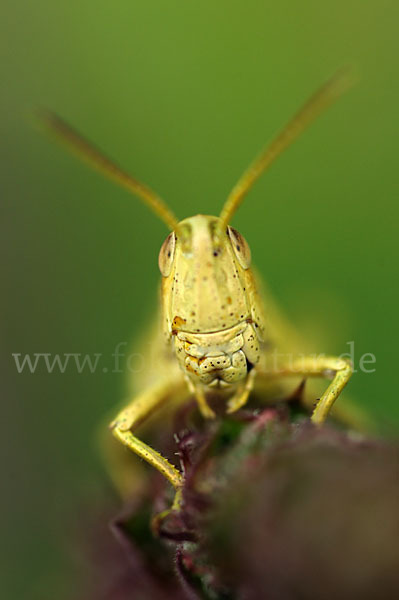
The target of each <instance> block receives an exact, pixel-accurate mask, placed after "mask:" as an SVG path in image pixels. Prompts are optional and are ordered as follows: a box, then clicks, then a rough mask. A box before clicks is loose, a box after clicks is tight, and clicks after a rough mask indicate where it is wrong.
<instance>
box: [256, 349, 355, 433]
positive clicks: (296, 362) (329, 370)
mask: <svg viewBox="0 0 399 600" xmlns="http://www.w3.org/2000/svg"><path fill="white" fill-rule="evenodd" d="M352 372H353V367H352V364H351V362H350V361H349V360H347V359H345V358H339V357H336V356H323V355H321V356H301V357H298V358H293V359H292V360H291V361H290V362H289V363H288V364H282V365H281V366H278V367H275V368H273V369H272V370H270V371H267V370H264V371H260V372H259V371H258V373H259V375H261V376H264V377H267V378H270V377H286V376H291V375H292V376H298V375H304V376H307V377H325V378H326V379H332V381H331V383H330V385H329V386H328V388H327V389H326V391H325V392H324V393H323V394H322V396H321V397H320V399H319V400H318V401H317V404H316V406H315V408H314V410H313V413H312V417H311V420H312V422H313V423H315V424H316V425H321V424H322V423H324V421H325V420H326V418H327V415H328V413H329V412H330V410H331V408H332V406H333V404H334V402H335V400H336V399H337V398H338V396H339V395H340V393H341V392H342V390H343V389H344V387H345V385H346V384H347V383H348V381H349V379H350V377H351V375H352Z"/></svg>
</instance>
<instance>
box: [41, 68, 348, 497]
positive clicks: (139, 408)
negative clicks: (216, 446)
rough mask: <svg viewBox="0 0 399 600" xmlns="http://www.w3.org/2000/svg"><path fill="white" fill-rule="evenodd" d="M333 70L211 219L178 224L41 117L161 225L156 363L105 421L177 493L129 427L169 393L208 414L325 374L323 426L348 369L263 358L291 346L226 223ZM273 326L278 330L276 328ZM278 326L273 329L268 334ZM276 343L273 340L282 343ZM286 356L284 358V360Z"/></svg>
mask: <svg viewBox="0 0 399 600" xmlns="http://www.w3.org/2000/svg"><path fill="white" fill-rule="evenodd" d="M349 83H350V82H349V79H348V75H347V72H346V71H345V72H342V71H341V72H338V73H337V74H335V75H334V76H333V77H332V78H331V79H330V80H329V81H328V82H327V83H326V84H324V85H323V86H322V87H321V88H320V89H319V90H318V91H317V92H316V93H315V94H313V96H311V98H310V99H309V100H308V101H307V102H306V104H305V105H304V106H303V107H302V108H301V109H300V111H299V112H298V113H297V114H296V115H295V116H294V117H293V118H292V119H291V121H290V122H289V123H288V125H287V126H286V127H285V128H284V129H283V130H282V131H281V133H279V134H278V135H277V137H275V138H274V139H273V141H272V142H271V143H270V144H269V145H268V146H267V147H266V149H265V150H264V151H263V152H261V154H260V155H259V156H258V157H257V158H256V160H255V161H254V162H253V163H252V164H251V165H250V167H249V168H248V169H247V170H246V171H245V173H244V174H243V175H242V177H241V178H240V179H239V181H238V183H237V184H236V185H235V187H234V188H233V190H232V192H231V193H230V195H229V196H228V198H227V201H226V202H225V204H224V206H223V208H222V211H221V213H220V215H219V216H218V217H216V216H207V215H201V214H200V215H196V216H193V217H189V218H186V219H184V220H183V221H178V220H177V219H176V217H175V216H174V214H173V213H172V211H171V210H170V209H169V208H168V206H167V205H166V204H165V203H164V202H163V200H161V198H160V197H159V196H158V195H157V194H156V193H155V192H154V191H152V190H151V189H150V188H148V187H147V186H146V185H144V184H142V183H140V182H139V181H137V180H136V179H134V178H133V177H131V176H130V175H128V174H127V173H125V172H124V171H123V170H121V169H120V168H119V167H118V166H116V165H115V163H113V162H112V161H110V160H109V159H108V158H106V157H105V156H104V155H103V154H102V153H101V152H100V151H98V150H97V149H96V148H94V146H93V145H91V144H90V143H89V142H87V141H86V140H85V139H84V138H83V137H82V136H81V135H80V134H78V133H77V132H76V131H74V130H73V129H72V128H71V127H70V126H69V125H68V124H66V123H65V122H64V121H63V120H62V119H60V118H59V117H58V116H56V115H55V114H53V113H51V112H43V113H42V114H41V120H42V122H44V124H45V125H46V126H47V128H48V129H50V131H51V132H53V133H54V134H55V135H56V136H57V137H58V138H60V139H61V140H62V141H63V142H64V143H66V144H67V145H68V146H69V147H70V148H71V149H72V151H74V152H75V153H76V154H78V155H79V156H80V157H81V158H83V159H85V160H86V161H87V162H89V163H90V164H91V166H93V167H95V168H97V169H98V170H100V171H101V172H102V173H104V174H105V175H107V176H108V177H110V178H111V179H113V180H114V181H116V182H117V183H118V184H121V185H122V186H124V187H126V188H127V189H128V190H129V191H130V192H132V193H133V194H135V195H136V196H138V197H139V198H141V200H143V201H144V202H145V203H146V204H147V205H149V206H150V207H151V209H152V210H153V211H154V212H155V213H156V214H157V215H158V217H160V218H161V219H162V221H164V223H165V224H166V225H167V226H168V227H169V229H170V230H171V233H169V235H168V237H167V238H166V240H165V242H164V243H163V245H162V247H161V250H160V253H159V268H160V271H161V275H162V281H161V317H160V318H161V322H160V323H159V326H158V327H157V330H156V332H155V334H154V338H153V341H152V346H153V347H155V348H156V350H159V356H160V357H161V358H160V359H159V361H155V362H156V364H155V365H153V367H152V372H151V378H150V380H151V381H152V383H151V384H150V385H149V386H148V387H146V388H144V389H141V390H140V391H139V393H138V394H137V395H136V397H134V398H133V399H132V400H131V402H129V403H128V405H127V406H126V407H125V408H124V409H123V410H122V411H121V412H120V413H119V414H118V415H117V417H116V418H115V419H114V421H113V422H112V424H111V429H112V432H113V434H114V436H115V437H116V438H117V439H118V440H119V441H120V442H121V443H122V444H124V445H125V446H127V447H128V448H129V449H130V450H132V451H133V452H134V453H136V454H137V455H138V456H140V457H141V458H143V459H144V460H146V461H147V462H148V463H150V464H151V465H152V466H153V467H155V468H156V469H158V471H160V472H161V473H162V474H163V475H164V476H165V477H166V478H167V479H168V480H169V481H170V483H171V484H172V485H173V486H174V487H175V488H176V489H177V490H179V489H180V488H181V486H182V484H183V475H182V473H181V472H180V471H179V470H178V469H177V468H176V467H175V466H174V465H172V464H171V463H170V462H169V461H168V460H167V459H166V458H165V457H163V456H162V455H161V454H160V453H158V452H157V451H156V450H154V449H153V448H151V447H150V446H149V445H147V444H146V443H144V442H143V441H141V440H140V439H139V438H138V437H136V436H135V435H134V433H133V432H134V431H135V430H136V428H137V427H138V426H139V425H140V424H142V423H143V422H144V421H145V420H146V419H147V418H148V417H149V416H150V415H151V414H153V413H154V412H155V411H157V410H158V409H159V408H160V407H161V406H162V405H164V404H165V403H167V402H168V401H170V400H171V399H173V398H174V397H176V396H181V395H187V396H188V395H189V394H191V395H194V397H195V398H196V400H197V403H198V407H199V410H200V411H201V413H202V415H203V417H204V418H206V419H212V418H214V417H215V412H214V410H213V408H212V407H211V406H210V398H211V397H212V398H214V397H215V396H216V397H220V398H221V399H224V400H225V402H226V405H225V406H226V411H227V413H233V412H235V411H237V410H238V409H239V408H241V407H242V406H244V405H245V404H246V402H247V400H248V397H249V395H250V394H251V392H252V390H255V391H258V392H259V390H262V386H264V385H267V384H268V383H269V382H271V381H273V380H276V379H279V378H283V377H284V378H285V377H291V376H296V377H298V376H300V377H302V378H307V377H324V378H327V379H331V380H332V381H331V383H330V384H329V386H328V387H327V389H326V390H325V391H324V393H323V394H322V395H321V397H320V398H319V399H318V400H317V402H315V403H314V409H313V412H312V414H311V420H312V422H313V423H314V424H315V425H320V424H322V423H323V422H324V421H325V419H326V417H327V415H328V413H329V411H330V409H331V408H332V406H333V404H334V402H335V400H336V399H337V397H338V396H339V394H340V393H341V391H342V389H343V388H344V386H345V385H346V384H347V382H348V380H349V378H350V377H351V374H352V365H351V363H350V361H349V360H347V359H344V358H338V357H334V356H324V355H319V356H316V355H309V356H304V355H298V356H297V357H295V356H294V355H293V352H294V350H293V349H292V348H293V347H294V346H292V347H291V354H285V355H282V356H285V358H284V359H283V360H280V361H276V360H271V357H272V354H271V349H272V348H273V347H275V345H276V344H277V345H279V347H284V345H285V347H286V348H288V349H289V348H290V341H289V340H287V339H284V337H285V336H284V333H283V327H280V326H279V324H278V323H277V322H273V319H274V320H275V321H278V320H279V317H278V314H277V312H276V310H275V309H274V308H273V305H272V303H269V304H268V308H267V310H266V308H265V306H264V303H263V298H262V294H261V293H260V288H259V284H258V282H257V280H256V279H255V276H254V273H253V271H252V269H251V253H250V249H249V246H248V244H247V242H246V241H245V239H244V238H243V236H242V235H241V234H240V233H239V232H238V231H236V230H235V229H233V228H232V227H231V226H230V222H231V219H232V217H233V214H234V213H235V211H236V210H237V208H238V207H239V206H240V204H241V202H242V200H243V198H244V196H245V194H246V193H247V192H248V190H249V189H250V188H251V187H252V185H253V183H254V182H255V181H256V180H257V179H258V177H259V176H260V175H261V174H262V173H263V172H264V171H265V170H266V169H267V168H268V167H269V166H270V164H271V163H272V162H273V161H274V159H275V158H276V157H277V156H278V155H279V154H281V152H282V151H283V150H285V149H286V148H287V147H288V146H289V145H290V144H291V143H292V142H293V141H294V140H295V138H297V137H298V136H299V134H300V133H301V132H302V131H303V130H304V129H305V128H306V127H307V126H308V125H309V124H310V123H311V122H312V121H313V120H314V119H315V118H316V117H317V116H318V115H319V114H320V113H321V112H322V111H323V110H324V109H325V108H326V107H327V106H329V105H330V104H331V103H332V102H333V101H334V100H335V99H337V98H338V97H339V96H340V95H341V94H342V93H343V91H345V90H346V88H347V87H348V84H349ZM278 330H279V331H278ZM276 331H278V332H277V333H276ZM280 341H281V344H280ZM287 356H288V358H289V360H287Z"/></svg>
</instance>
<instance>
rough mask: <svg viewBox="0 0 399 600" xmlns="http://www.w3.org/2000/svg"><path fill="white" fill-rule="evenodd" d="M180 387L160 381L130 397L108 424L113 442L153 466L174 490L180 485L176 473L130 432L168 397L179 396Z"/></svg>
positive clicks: (180, 383) (173, 381) (181, 383)
mask: <svg viewBox="0 0 399 600" xmlns="http://www.w3.org/2000/svg"><path fill="white" fill-rule="evenodd" d="M184 387H185V383H184V380H183V379H178V380H177V381H176V378H174V379H166V380H163V381H161V382H160V383H158V384H156V385H154V386H153V387H151V388H150V389H148V390H146V391H144V392H142V393H141V394H140V395H139V396H137V397H136V398H134V399H133V400H132V401H131V402H130V403H129V404H128V405H127V406H126V407H125V408H124V409H123V410H122V411H121V412H120V413H119V414H118V416H117V417H116V419H114V421H112V423H111V424H110V428H111V429H112V433H113V435H114V436H115V437H116V439H117V440H119V441H120V442H121V443H122V444H124V445H125V446H127V447H128V448H129V449H130V450H131V451H132V452H134V453H135V454H137V455H138V456H140V457H141V458H143V459H144V460H146V461H147V462H148V463H149V464H150V465H152V466H153V467H155V468H156V469H157V470H158V471H159V472H160V473H162V475H163V476H164V477H166V479H168V480H169V481H170V483H171V484H172V485H173V486H174V487H175V488H176V489H179V488H180V487H181V485H182V484H183V476H182V474H181V473H180V471H178V469H176V467H175V466H174V465H172V464H171V463H170V462H169V461H168V460H167V459H166V458H165V457H164V456H162V455H161V454H160V453H159V452H157V451H156V450H154V449H153V448H151V446H149V445H148V444H145V443H144V442H142V441H141V440H140V439H139V438H137V437H136V436H134V435H133V433H132V430H134V429H136V428H137V427H138V426H139V425H140V424H141V423H143V422H144V421H145V420H146V419H148V417H149V416H150V415H151V414H152V413H153V412H155V411H156V410H157V409H158V408H160V407H161V405H162V404H164V403H165V402H166V401H167V400H168V399H169V398H171V397H173V396H174V395H175V394H179V393H181V391H182V389H184Z"/></svg>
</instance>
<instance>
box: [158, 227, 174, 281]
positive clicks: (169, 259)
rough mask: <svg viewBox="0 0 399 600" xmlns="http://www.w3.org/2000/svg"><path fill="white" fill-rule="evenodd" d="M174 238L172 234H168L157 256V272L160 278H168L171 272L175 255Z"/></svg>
mask: <svg viewBox="0 0 399 600" xmlns="http://www.w3.org/2000/svg"><path fill="white" fill-rule="evenodd" d="M175 245H176V236H175V234H174V232H173V231H172V233H170V234H169V235H168V237H167V238H166V240H165V241H164V243H163V244H162V246H161V249H160V251H159V256H158V265H159V270H160V271H161V275H162V277H168V276H169V275H170V272H171V270H172V264H173V256H174V253H175Z"/></svg>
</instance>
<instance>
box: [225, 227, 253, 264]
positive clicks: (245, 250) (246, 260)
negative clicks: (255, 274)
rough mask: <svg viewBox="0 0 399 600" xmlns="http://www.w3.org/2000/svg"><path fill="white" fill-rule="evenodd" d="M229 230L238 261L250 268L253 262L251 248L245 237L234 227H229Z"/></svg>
mask: <svg viewBox="0 0 399 600" xmlns="http://www.w3.org/2000/svg"><path fill="white" fill-rule="evenodd" d="M227 232H228V234H229V238H230V242H231V245H232V246H233V250H234V254H235V255H236V257H237V260H238V262H239V263H240V265H241V266H242V268H243V269H248V268H249V265H250V264H251V250H250V249H249V246H248V244H247V242H246V240H245V238H244V237H243V236H242V235H241V233H240V232H239V231H237V229H234V228H233V227H228V228H227Z"/></svg>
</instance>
